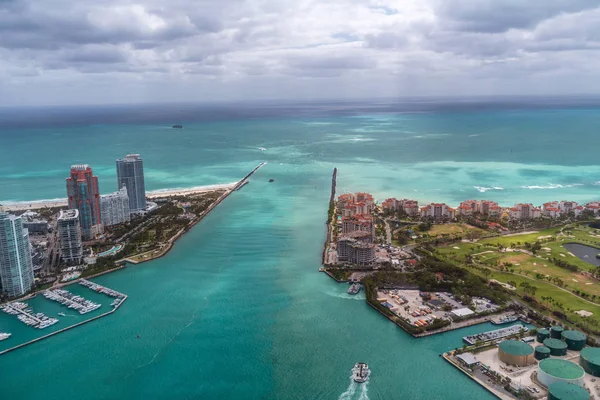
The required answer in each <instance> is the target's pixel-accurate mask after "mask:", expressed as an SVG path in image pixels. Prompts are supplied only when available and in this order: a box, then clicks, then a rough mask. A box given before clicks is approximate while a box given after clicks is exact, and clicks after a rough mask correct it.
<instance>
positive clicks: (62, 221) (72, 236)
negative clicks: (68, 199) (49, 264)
mask: <svg viewBox="0 0 600 400" xmlns="http://www.w3.org/2000/svg"><path fill="white" fill-rule="evenodd" d="M58 238H59V241H60V257H61V258H62V260H63V261H65V262H68V263H73V264H81V260H82V259H83V244H82V242H81V225H80V223H79V211H77V210H64V211H61V212H60V215H59V216H58Z"/></svg>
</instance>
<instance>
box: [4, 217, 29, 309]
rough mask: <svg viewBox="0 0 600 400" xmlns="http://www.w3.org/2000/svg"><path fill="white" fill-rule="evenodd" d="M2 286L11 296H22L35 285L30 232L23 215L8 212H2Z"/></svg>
mask: <svg viewBox="0 0 600 400" xmlns="http://www.w3.org/2000/svg"><path fill="white" fill-rule="evenodd" d="M0 287H1V290H2V291H4V292H6V293H7V294H8V296H9V297H17V296H21V295H23V294H25V293H27V292H29V291H30V290H31V288H32V287H33V263H32V260H31V246H30V244H29V232H28V231H27V228H23V221H22V219H21V217H16V216H14V215H11V214H8V213H6V212H0Z"/></svg>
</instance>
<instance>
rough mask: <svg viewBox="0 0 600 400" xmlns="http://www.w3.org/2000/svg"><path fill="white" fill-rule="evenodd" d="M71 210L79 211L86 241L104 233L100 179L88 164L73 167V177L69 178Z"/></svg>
mask: <svg viewBox="0 0 600 400" xmlns="http://www.w3.org/2000/svg"><path fill="white" fill-rule="evenodd" d="M67 196H68V198H69V208H70V209H76V210H78V211H79V222H80V224H81V233H82V235H83V238H84V239H92V238H94V237H95V236H96V235H97V234H99V233H101V232H102V219H101V214H100V192H99V189H98V177H97V176H94V174H93V172H92V168H91V167H90V166H89V165H87V164H79V165H73V166H71V176H70V177H68V178H67Z"/></svg>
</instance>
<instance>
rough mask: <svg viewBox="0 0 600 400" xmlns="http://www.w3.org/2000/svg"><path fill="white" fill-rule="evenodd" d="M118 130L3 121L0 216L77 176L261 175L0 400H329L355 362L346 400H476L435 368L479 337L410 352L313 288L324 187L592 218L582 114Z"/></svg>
mask: <svg viewBox="0 0 600 400" xmlns="http://www.w3.org/2000/svg"><path fill="white" fill-rule="evenodd" d="M144 110H145V111H144ZM197 110H200V111H198V112H196V111H197ZM232 110H233V111H232ZM236 110H237V111H236ZM125 111H126V112H125ZM125 111H119V108H117V107H115V108H114V109H103V110H100V111H94V110H90V109H83V110H82V109H77V110H69V109H59V110H53V111H52V112H46V113H44V111H43V110H34V111H32V112H31V115H32V116H33V117H31V116H30V118H29V119H27V118H26V117H25V116H26V115H27V114H26V113H24V112H23V111H22V110H21V111H18V112H17V111H14V112H13V111H11V112H7V111H3V112H0V127H2V129H1V131H0V140H1V141H2V146H1V147H0V199H1V200H2V201H28V200H33V199H41V198H60V197H64V196H65V194H64V193H65V188H64V178H65V177H66V174H67V172H68V169H69V166H70V164H73V163H81V162H85V163H89V164H90V165H91V166H92V167H93V168H94V171H95V172H96V173H97V175H98V176H99V179H100V188H101V191H102V192H103V193H106V192H109V191H112V190H114V189H116V178H115V171H114V160H115V159H116V158H117V157H122V156H123V155H125V154H127V153H130V152H136V153H140V154H141V155H142V157H143V158H144V162H145V168H146V186H147V188H148V189H149V190H153V189H162V188H171V187H188V186H198V185H207V184H216V183H226V182H232V181H235V180H238V179H240V178H241V177H242V176H243V175H244V174H245V173H246V172H247V171H249V170H250V169H251V168H253V167H254V166H255V165H256V164H258V162H260V161H263V160H266V161H268V164H267V165H266V166H265V167H263V168H262V169H260V170H259V172H258V173H257V174H256V175H255V176H254V177H253V178H252V179H251V183H250V184H249V185H247V186H245V187H244V188H243V189H242V190H240V191H238V192H236V193H234V194H233V195H232V196H230V197H229V198H228V199H227V200H226V201H225V202H224V203H223V204H222V205H220V206H219V207H218V208H217V209H216V210H215V211H214V212H212V213H211V214H210V215H209V216H208V217H207V218H206V219H205V220H203V221H202V222H201V223H200V224H199V225H197V226H196V227H195V228H194V229H193V230H192V231H191V232H190V233H188V234H186V235H185V236H184V237H183V238H182V239H181V240H180V241H178V242H177V244H176V245H175V248H174V249H173V250H172V252H171V253H169V255H168V256H166V257H164V258H161V259H159V260H156V261H153V262H150V263H146V264H143V265H139V266H131V267H128V268H126V269H125V270H122V271H119V272H116V273H113V274H110V275H107V276H103V277H101V278H98V279H97V281H98V282H99V283H101V284H103V285H106V286H108V287H111V288H114V289H115V290H118V291H121V292H124V293H127V294H128V295H129V299H128V300H127V302H126V303H125V304H124V306H123V307H121V308H120V309H119V310H118V312H117V313H115V314H113V315H111V316H109V317H107V318H103V319H100V320H98V321H95V322H93V323H91V324H87V325H84V326H82V327H79V328H77V329H75V330H72V331H69V332H66V333H63V334H60V335H58V336H56V337H53V338H51V339H49V340H46V341H44V342H42V343H38V344H34V345H32V346H28V347H27V348H25V349H21V350H19V351H15V352H13V353H9V354H7V355H5V356H2V357H0V383H6V382H10V384H2V385H0V395H1V396H0V398H7V399H37V398H46V399H81V398H86V399H120V398H131V399H138V398H152V399H167V398H169V399H180V398H184V399H185V398H188V399H199V398H201V399H219V398H222V399H338V398H339V397H340V395H341V394H342V393H344V392H352V386H351V385H350V381H349V377H350V369H351V367H352V365H353V364H354V363H355V362H356V361H361V360H365V361H367V362H368V363H369V365H370V366H371V368H372V370H373V374H372V377H371V379H370V382H369V384H368V386H367V390H366V393H361V390H359V389H357V390H356V391H355V392H353V393H352V394H351V395H350V396H348V397H350V398H353V399H356V398H360V397H361V395H362V398H369V399H390V398H415V399H488V398H492V397H491V396H490V395H488V394H487V392H485V391H484V390H483V389H482V388H480V387H479V386H477V385H475V384H473V383H472V381H471V380H469V379H468V378H467V377H465V376H463V375H462V374H461V373H460V372H458V371H456V370H455V369H454V368H453V367H451V366H449V365H448V364H446V363H445V362H443V361H442V360H441V359H440V358H439V354H440V353H441V352H443V351H445V350H448V349H450V348H454V347H458V346H462V342H461V337H462V336H464V335H466V334H469V333H474V332H478V331H484V330H489V329H491V326H488V325H481V326H477V327H471V328H467V329H464V330H461V331H456V332H450V333H447V334H443V335H438V336H434V337H430V338H424V339H418V340H417V339H413V338H412V337H410V336H408V335H407V334H406V333H404V332H403V331H402V330H400V329H399V328H397V327H396V326H395V325H393V324H391V323H389V322H388V321H387V320H386V319H384V318H383V317H381V316H380V315H379V314H378V313H376V312H375V311H373V310H372V309H371V308H370V307H368V306H367V305H366V304H365V302H364V301H363V299H361V298H353V297H350V296H348V295H347V294H346V293H345V290H346V289H347V287H346V286H345V285H339V284H336V283H334V282H333V281H331V280H330V279H328V278H327V277H326V276H325V275H324V274H320V273H318V272H317V271H318V268H319V266H320V253H321V250H322V244H323V240H324V236H325V229H324V220H325V218H326V212H327V201H328V197H329V189H330V174H331V170H332V168H333V167H334V166H335V167H338V169H339V175H338V182H339V187H338V189H339V190H340V191H348V190H366V191H370V192H372V193H374V194H375V196H376V197H377V198H378V199H379V200H381V199H383V198H385V197H387V196H396V197H412V198H416V199H418V200H420V201H430V200H440V201H446V202H450V203H452V204H455V203H457V202H458V201H460V200H463V199H467V198H488V199H491V200H497V201H500V202H501V203H502V204H506V205H507V204H511V203H514V202H515V201H527V202H533V203H538V204H539V203H541V202H543V201H547V200H555V199H556V200H561V199H563V198H564V199H573V200H576V201H580V202H584V201H590V200H593V199H599V198H600V195H599V194H598V186H597V182H598V181H600V167H598V166H597V165H596V163H597V161H596V160H597V156H596V154H597V146H596V144H595V142H596V141H595V136H596V133H597V132H598V128H600V114H599V113H598V107H597V105H596V103H594V102H590V101H586V102H572V103H569V102H563V103H561V102H560V101H558V100H553V101H548V102H546V103H543V102H542V103H536V104H535V105H531V104H529V103H527V102H525V103H523V102H516V103H510V102H508V101H502V102H500V101H499V102H491V103H482V102H481V101H480V102H476V103H461V104H457V105H453V104H452V103H444V102H438V103H436V102H430V103H419V104H417V106H415V105H414V104H412V105H411V104H408V105H407V104H400V105H399V104H383V103H377V104H362V105H356V104H328V105H323V104H319V105H314V106H309V105H300V106H291V105H282V106H280V107H272V106H267V105H264V106H262V108H261V107H258V106H255V107H254V108H244V106H238V108H232V107H229V108H226V109H225V108H218V107H216V108H212V109H208V110H205V109H202V108H198V107H192V106H186V107H183V106H181V108H177V107H175V106H172V107H164V108H161V109H154V108H151V107H149V108H143V107H139V108H135V109H129V108H128V109H125ZM175 123H181V124H183V125H184V126H185V127H184V129H182V130H174V129H171V128H170V126H171V125H172V124H175ZM260 147H264V148H266V149H267V150H266V151H261V150H260V149H259V148H260ZM270 178H273V179H275V182H273V183H268V180H269V179H270ZM2 321H3V320H2V319H0V330H1V329H2V325H1V324H2ZM138 334H139V335H140V338H139V339H138V338H136V335H138Z"/></svg>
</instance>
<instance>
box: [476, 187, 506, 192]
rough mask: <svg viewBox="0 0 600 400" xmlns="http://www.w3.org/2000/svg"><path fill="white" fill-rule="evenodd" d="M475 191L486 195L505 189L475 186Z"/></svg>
mask: <svg viewBox="0 0 600 400" xmlns="http://www.w3.org/2000/svg"><path fill="white" fill-rule="evenodd" d="M473 187H474V188H475V189H477V191H479V193H485V192H488V191H490V190H504V188H503V187H500V186H492V187H484V186H473Z"/></svg>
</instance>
